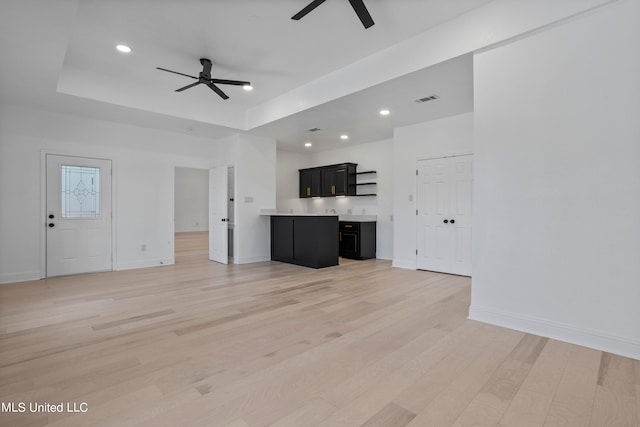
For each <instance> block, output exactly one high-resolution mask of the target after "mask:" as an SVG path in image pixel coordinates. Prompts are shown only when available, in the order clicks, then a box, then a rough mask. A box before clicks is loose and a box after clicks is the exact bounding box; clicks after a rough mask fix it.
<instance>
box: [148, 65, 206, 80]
mask: <svg viewBox="0 0 640 427" xmlns="http://www.w3.org/2000/svg"><path fill="white" fill-rule="evenodd" d="M156 70H162V71H166V72H168V73H173V74H179V75H181V76H185V77H191V78H192V79H196V80H197V79H198V77H195V76H190V75H189V74H184V73H179V72H177V71H172V70H167V69H166V68H160V67H156Z"/></svg>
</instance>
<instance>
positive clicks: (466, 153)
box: [415, 151, 473, 188]
mask: <svg viewBox="0 0 640 427" xmlns="http://www.w3.org/2000/svg"><path fill="white" fill-rule="evenodd" d="M461 156H473V151H459V152H457V153H456V152H454V153H448V154H437V155H428V156H420V157H417V158H416V162H415V163H416V169H417V167H418V162H419V161H421V160H435V159H446V158H448V157H461ZM416 188H417V183H416Z"/></svg>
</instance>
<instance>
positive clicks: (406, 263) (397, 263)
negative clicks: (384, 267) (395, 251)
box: [391, 258, 416, 270]
mask: <svg viewBox="0 0 640 427" xmlns="http://www.w3.org/2000/svg"><path fill="white" fill-rule="evenodd" d="M392 261H393V262H392V263H391V266H392V267H398V268H404V269H407V270H415V269H416V261H415V260H406V259H397V258H394V259H393V260H392Z"/></svg>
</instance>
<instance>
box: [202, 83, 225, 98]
mask: <svg viewBox="0 0 640 427" xmlns="http://www.w3.org/2000/svg"><path fill="white" fill-rule="evenodd" d="M207 86H209V89H211V90H212V91H214V92H215V93H217V94H218V95H220V98H222V99H229V97H228V96H227V94H226V93H224V92H223V91H221V90H220V88H219V87H218V86H216V85H214V84H213V83H207Z"/></svg>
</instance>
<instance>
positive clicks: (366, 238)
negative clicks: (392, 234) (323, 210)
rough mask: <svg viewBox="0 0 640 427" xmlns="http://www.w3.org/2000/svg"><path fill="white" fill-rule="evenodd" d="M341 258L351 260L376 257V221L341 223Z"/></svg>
mask: <svg viewBox="0 0 640 427" xmlns="http://www.w3.org/2000/svg"><path fill="white" fill-rule="evenodd" d="M339 229H340V235H339V239H338V240H339V241H340V256H341V257H343V258H351V259H370V258H375V257H376V223H375V221H366V222H357V221H340V226H339Z"/></svg>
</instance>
